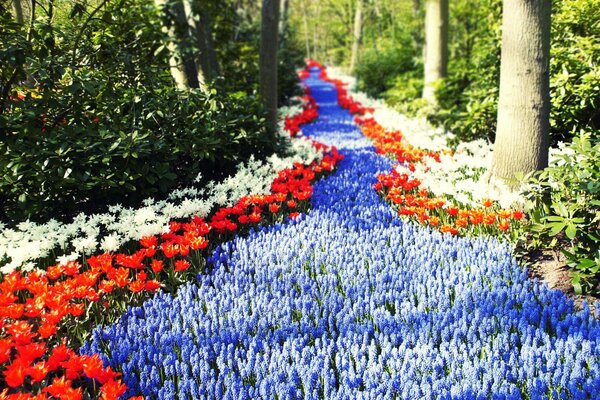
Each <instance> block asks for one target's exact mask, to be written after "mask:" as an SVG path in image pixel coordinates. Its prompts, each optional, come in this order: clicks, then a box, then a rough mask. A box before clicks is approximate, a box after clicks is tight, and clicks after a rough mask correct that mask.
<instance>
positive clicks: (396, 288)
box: [82, 65, 600, 399]
mask: <svg viewBox="0 0 600 400" xmlns="http://www.w3.org/2000/svg"><path fill="white" fill-rule="evenodd" d="M320 73H321V69H320V68H318V66H316V65H315V66H313V68H312V69H308V70H307V71H306V72H304V73H303V76H304V78H305V82H306V84H307V85H308V86H310V87H311V92H312V94H313V96H314V97H315V99H316V102H317V104H319V105H320V108H319V115H320V116H319V119H318V120H317V122H316V123H314V124H311V125H307V126H305V127H304V128H303V133H304V134H305V135H308V136H310V137H311V138H313V139H316V140H318V141H319V142H322V143H325V144H327V145H329V146H332V145H335V146H336V147H337V148H339V149H340V152H341V153H342V154H343V155H344V156H345V159H344V161H343V162H341V163H340V164H339V167H338V170H337V171H336V173H334V174H331V175H329V176H328V177H326V178H324V179H322V180H320V181H318V182H317V183H316V184H315V185H314V188H313V189H312V198H311V203H312V210H311V212H310V213H308V214H302V215H300V216H298V217H297V218H296V219H295V220H293V221H288V222H286V223H285V224H278V223H276V224H273V225H268V226H264V227H262V228H260V229H258V230H252V231H250V232H249V234H248V235H247V236H243V237H242V236H237V237H235V238H233V239H232V240H229V241H226V242H224V243H223V244H221V245H220V246H219V247H217V248H216V249H215V250H214V251H213V252H212V254H211V255H210V256H209V262H210V263H211V264H212V265H213V268H212V269H211V270H210V271H209V272H208V273H205V274H199V275H198V276H197V282H194V283H188V284H185V285H184V286H182V287H180V289H179V290H178V292H177V295H176V296H174V297H173V296H171V295H169V294H168V293H159V294H157V295H156V296H155V297H153V298H152V299H150V300H148V301H146V302H145V303H144V304H143V305H142V306H140V307H130V308H128V309H127V311H126V312H125V313H124V315H123V317H122V318H121V319H120V320H119V321H118V322H117V323H115V324H112V325H109V326H106V327H104V328H97V329H95V330H94V332H93V334H92V337H91V338H90V340H89V341H88V342H87V343H86V344H85V345H84V346H83V348H82V354H101V358H102V359H103V361H104V362H105V363H106V364H105V365H109V366H111V367H112V368H117V367H118V368H119V369H120V370H121V371H123V380H124V382H125V384H126V385H127V387H128V391H127V392H126V394H127V395H140V394H141V395H144V396H146V397H147V398H158V399H173V398H194V399H196V398H210V399H213V398H214V399H254V398H268V399H271V398H279V399H284V398H285V399H295V398H305V399H323V398H327V399H355V398H365V399H371V398H373V399H388V398H390V399H392V398H406V399H408V398H411V399H412V398H415V399H416V398H426V399H433V398H440V399H480V398H482V399H487V398H493V399H549V398H552V399H557V398H575V399H589V398H594V396H596V395H597V393H598V392H599V391H600V324H599V322H598V320H597V319H595V318H594V316H593V315H591V313H590V311H589V309H588V308H586V307H584V309H583V311H581V312H575V311H574V309H573V304H572V302H571V301H570V300H569V299H568V298H566V297H565V296H564V295H563V294H562V293H560V292H558V291H552V290H549V289H548V287H547V286H545V285H541V284H538V283H537V282H532V281H530V280H528V279H527V274H526V272H525V271H523V270H522V269H521V268H520V267H519V266H518V265H517V264H516V263H515V261H514V259H513V258H512V256H511V250H510V248H509V246H507V245H506V244H503V243H501V242H499V241H498V240H496V239H494V238H483V237H478V238H466V237H457V236H453V235H448V234H442V233H440V232H437V231H434V230H431V229H427V228H424V227H420V226H418V225H417V224H412V223H405V222H403V221H402V220H400V219H399V218H398V217H397V212H396V211H394V210H393V209H392V208H391V207H390V206H389V205H388V204H387V203H386V202H385V201H384V199H382V197H380V196H379V195H378V193H377V192H376V191H375V190H373V185H374V184H376V183H377V182H378V180H377V177H378V176H379V175H380V174H381V173H384V172H387V171H389V170H390V169H391V168H392V161H391V160H390V159H389V158H387V157H383V156H381V155H379V154H377V153H376V152H375V151H374V148H373V146H372V143H371V142H370V141H369V140H368V139H366V138H365V137H364V136H363V135H362V134H361V132H360V131H359V130H358V129H357V128H356V126H355V125H354V123H353V117H352V116H351V114H350V113H349V112H348V111H346V110H343V109H342V108H341V107H340V106H338V105H337V104H336V99H337V96H338V91H337V90H336V88H335V85H332V84H328V83H326V82H324V81H323V80H321V79H319V75H320ZM356 107H359V106H356ZM411 190H412V189H411Z"/></svg>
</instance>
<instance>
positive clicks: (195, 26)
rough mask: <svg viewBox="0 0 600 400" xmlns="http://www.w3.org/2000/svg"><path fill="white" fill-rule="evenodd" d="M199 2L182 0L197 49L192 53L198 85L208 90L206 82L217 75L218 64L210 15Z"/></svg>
mask: <svg viewBox="0 0 600 400" xmlns="http://www.w3.org/2000/svg"><path fill="white" fill-rule="evenodd" d="M199 3H200V2H199V1H197V0H196V1H194V2H188V0H184V5H185V11H186V16H187V19H188V25H189V29H190V31H191V35H192V38H193V43H194V44H195V47H196V48H197V50H198V51H197V52H196V53H195V54H194V61H195V64H196V68H197V70H198V81H199V83H200V87H201V88H202V89H203V90H205V91H206V90H208V88H207V87H206V82H207V81H212V80H214V79H215V78H216V77H217V76H218V75H219V66H218V62H217V57H216V54H215V49H214V45H213V38H212V30H211V27H210V24H211V21H210V17H209V16H208V15H207V13H206V10H204V9H202V4H199Z"/></svg>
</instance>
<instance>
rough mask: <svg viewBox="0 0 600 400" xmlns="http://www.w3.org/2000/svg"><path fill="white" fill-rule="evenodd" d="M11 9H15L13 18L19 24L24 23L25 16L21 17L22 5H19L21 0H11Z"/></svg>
mask: <svg viewBox="0 0 600 400" xmlns="http://www.w3.org/2000/svg"><path fill="white" fill-rule="evenodd" d="M12 3H13V9H14V10H15V19H16V20H17V22H18V23H19V24H21V25H23V24H24V23H25V18H24V17H23V6H22V5H21V0H13V2H12Z"/></svg>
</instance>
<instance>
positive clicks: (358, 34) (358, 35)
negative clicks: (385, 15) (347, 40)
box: [350, 0, 363, 73]
mask: <svg viewBox="0 0 600 400" xmlns="http://www.w3.org/2000/svg"><path fill="white" fill-rule="evenodd" d="M362 14H363V0H356V10H355V11H354V35H353V40H352V55H351V56H350V73H354V69H355V68H356V64H357V63H358V51H359V49H360V43H361V41H362V19H363V17H362Z"/></svg>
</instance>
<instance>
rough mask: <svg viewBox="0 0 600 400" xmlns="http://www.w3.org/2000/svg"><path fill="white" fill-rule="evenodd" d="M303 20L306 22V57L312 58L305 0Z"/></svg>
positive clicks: (303, 3)
mask: <svg viewBox="0 0 600 400" xmlns="http://www.w3.org/2000/svg"><path fill="white" fill-rule="evenodd" d="M302 22H303V23H304V44H305V46H306V58H308V59H310V40H309V39H308V17H307V15H306V4H305V2H302Z"/></svg>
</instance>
